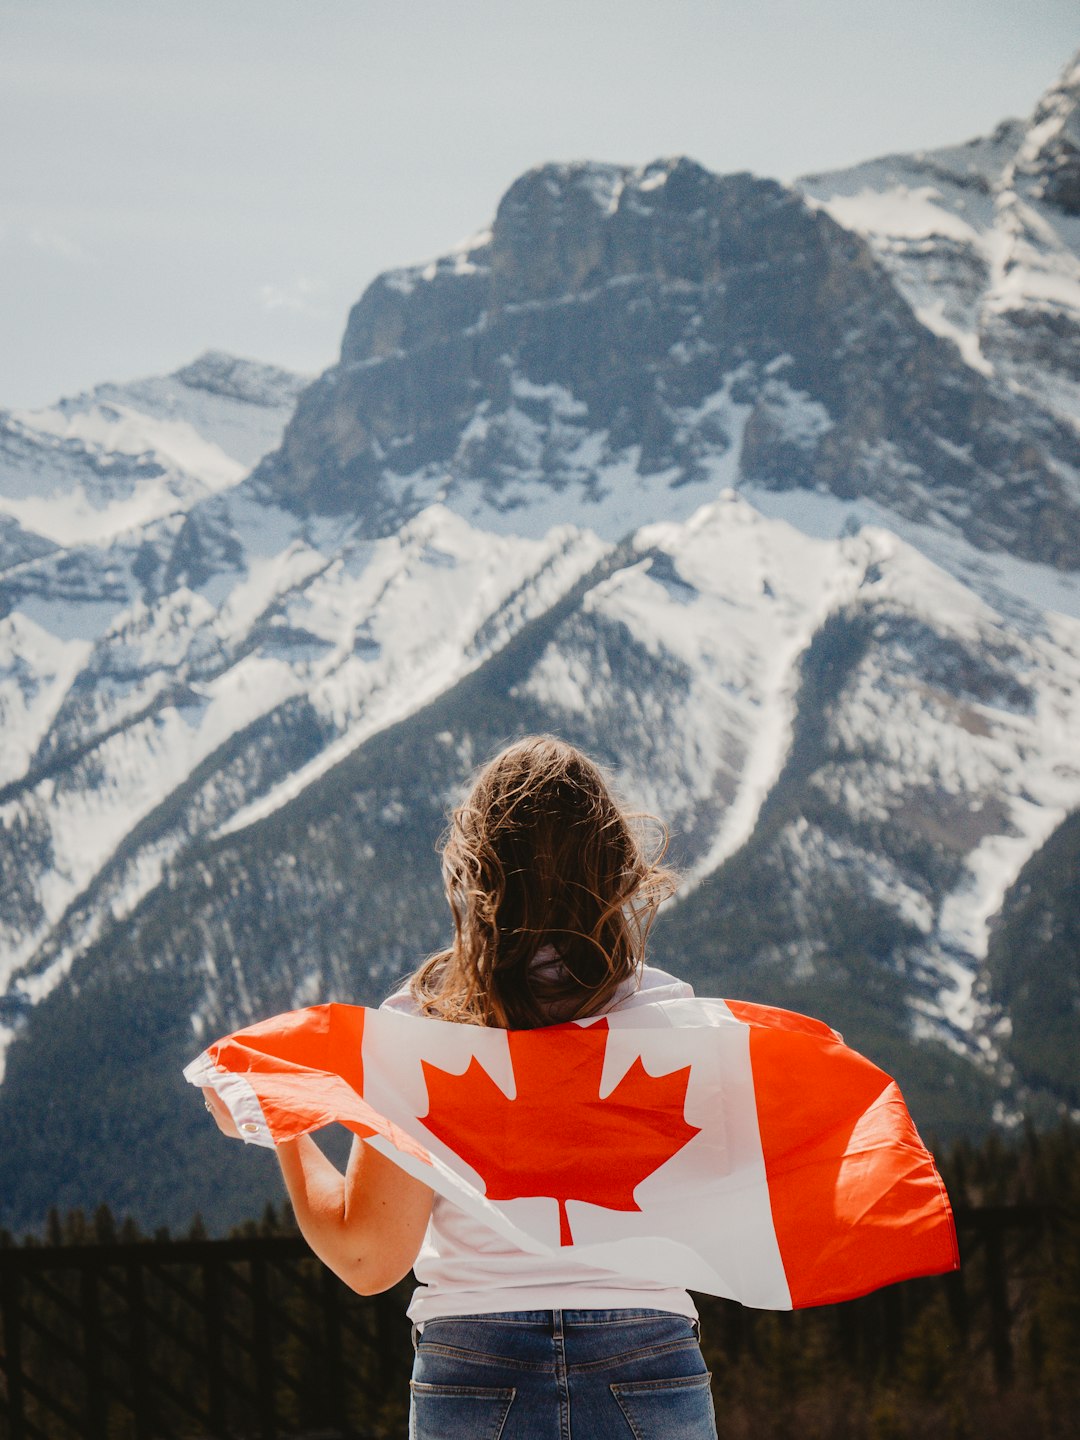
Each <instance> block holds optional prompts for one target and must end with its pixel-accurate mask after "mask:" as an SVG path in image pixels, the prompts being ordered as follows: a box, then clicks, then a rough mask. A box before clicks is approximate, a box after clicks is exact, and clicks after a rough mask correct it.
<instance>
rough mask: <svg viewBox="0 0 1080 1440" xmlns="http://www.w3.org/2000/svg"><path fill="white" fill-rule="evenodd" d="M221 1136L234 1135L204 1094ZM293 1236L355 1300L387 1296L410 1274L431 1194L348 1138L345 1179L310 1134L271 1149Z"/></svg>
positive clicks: (214, 1100)
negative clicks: (289, 1204) (294, 1227)
mask: <svg viewBox="0 0 1080 1440" xmlns="http://www.w3.org/2000/svg"><path fill="white" fill-rule="evenodd" d="M203 1097H204V1098H205V1100H206V1103H207V1106H208V1108H209V1110H210V1113H211V1114H212V1115H213V1117H214V1119H215V1120H216V1121H217V1123H218V1127H219V1129H220V1130H221V1131H222V1132H223V1133H224V1134H225V1135H234V1136H235V1135H238V1134H239V1132H238V1130H237V1128H236V1126H235V1125H234V1124H233V1119H232V1116H231V1115H230V1114H229V1111H228V1109H227V1107H226V1105H225V1102H224V1101H223V1100H222V1099H221V1098H220V1097H219V1096H218V1095H216V1094H215V1093H214V1092H213V1090H204V1091H203ZM275 1150H276V1153H277V1157H278V1163H279V1164H280V1166H281V1173H282V1175H283V1176H284V1178H285V1187H286V1189H287V1190H288V1192H289V1199H290V1200H291V1201H292V1207H293V1213H294V1214H295V1215H296V1223H297V1224H298V1225H299V1226H300V1233H301V1235H303V1237H304V1239H305V1240H306V1241H307V1242H308V1244H309V1245H310V1246H311V1248H312V1250H314V1251H315V1254H316V1255H317V1256H318V1257H319V1259H320V1260H321V1261H322V1262H323V1264H324V1265H328V1266H329V1267H330V1269H331V1270H333V1272H334V1274H335V1275H337V1276H338V1277H339V1279H341V1280H344V1282H345V1284H346V1285H348V1286H349V1288H350V1289H352V1290H356V1291H358V1292H359V1294H361V1295H376V1294H378V1292H379V1291H380V1290H389V1288H390V1286H391V1285H396V1284H397V1282H398V1281H399V1280H401V1279H403V1277H404V1276H406V1275H407V1274H408V1273H409V1271H410V1270H411V1269H412V1264H413V1261H414V1260H415V1259H416V1256H417V1253H418V1251H419V1249H420V1243H421V1241H422V1240H423V1238H424V1231H425V1230H426V1229H427V1222H428V1216H429V1215H430V1214H431V1204H432V1201H433V1199H434V1198H435V1192H434V1191H433V1190H432V1189H430V1187H429V1186H427V1185H425V1184H423V1182H422V1181H420V1180H414V1179H413V1177H412V1176H411V1175H407V1174H406V1173H405V1171H404V1170H402V1168H401V1167H400V1165H395V1164H394V1162H393V1161H392V1160H388V1159H387V1158H386V1156H385V1155H380V1154H379V1152H378V1151H377V1150H372V1148H371V1146H370V1145H365V1144H364V1143H363V1142H362V1141H361V1140H357V1139H355V1138H354V1139H353V1146H352V1152H351V1153H350V1155H349V1164H348V1168H347V1170H346V1172H345V1174H344V1175H342V1173H341V1171H340V1170H338V1168H337V1167H336V1166H335V1165H333V1164H332V1163H331V1162H330V1161H329V1160H328V1159H327V1158H326V1156H325V1155H324V1154H323V1153H322V1151H321V1150H320V1149H319V1147H318V1146H317V1145H316V1144H315V1141H314V1140H312V1138H311V1136H310V1135H302V1136H301V1137H300V1139H299V1140H286V1141H285V1142H283V1143H282V1144H281V1145H278V1146H275Z"/></svg>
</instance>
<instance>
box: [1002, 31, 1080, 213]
mask: <svg viewBox="0 0 1080 1440" xmlns="http://www.w3.org/2000/svg"><path fill="white" fill-rule="evenodd" d="M1015 169H1016V172H1017V174H1018V175H1021V176H1027V177H1031V179H1032V180H1033V181H1034V184H1033V187H1032V189H1033V193H1034V195H1035V196H1036V197H1037V198H1038V199H1041V200H1044V201H1045V202H1047V203H1048V204H1050V205H1056V206H1057V207H1058V208H1059V209H1060V210H1063V211H1064V212H1065V214H1066V215H1080V50H1078V51H1077V52H1076V54H1075V55H1074V56H1073V57H1072V59H1071V60H1070V61H1069V63H1068V64H1067V65H1066V66H1065V68H1064V70H1063V71H1062V72H1061V75H1060V77H1059V79H1058V80H1057V82H1056V83H1055V84H1054V85H1053V86H1052V87H1051V88H1050V89H1049V90H1048V91H1047V92H1046V94H1045V95H1044V96H1043V97H1042V99H1041V100H1040V101H1039V103H1038V105H1036V107H1035V111H1034V114H1033V115H1032V117H1031V123H1030V124H1029V126H1028V127H1027V132H1026V134H1025V136H1024V139H1023V141H1022V143H1021V145H1020V148H1019V150H1018V152H1017V156H1016V164H1015Z"/></svg>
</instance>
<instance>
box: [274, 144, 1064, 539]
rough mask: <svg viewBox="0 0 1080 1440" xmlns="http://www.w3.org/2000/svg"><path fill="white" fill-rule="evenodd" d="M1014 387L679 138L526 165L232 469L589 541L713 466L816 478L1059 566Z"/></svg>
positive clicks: (357, 316)
mask: <svg viewBox="0 0 1080 1440" xmlns="http://www.w3.org/2000/svg"><path fill="white" fill-rule="evenodd" d="M1017 403H1018V402H1017V401H1016V400H1015V399H1014V397H1013V396H1012V395H1011V394H1010V392H1009V391H1008V390H1007V389H1006V388H1005V387H1003V386H1001V385H996V384H993V383H992V382H991V380H990V379H989V378H988V377H987V374H986V372H985V367H984V370H983V371H982V372H981V373H980V372H979V371H978V370H975V369H973V368H972V367H971V366H970V365H969V364H966V363H965V359H964V356H963V355H962V354H961V353H960V352H958V350H957V348H956V347H955V345H954V344H953V343H951V340H949V339H944V340H943V339H942V337H941V333H940V329H939V330H938V331H935V330H934V329H933V328H928V326H927V325H926V324H925V323H924V322H923V319H922V317H921V316H920V315H919V314H917V313H916V310H915V308H914V307H913V305H912V304H911V303H910V302H909V301H908V300H907V299H906V298H905V297H904V295H903V294H902V293H900V291H898V289H897V288H896V286H895V284H894V283H893V280H892V278H891V276H890V274H889V272H888V268H887V266H886V265H885V264H884V263H881V262H879V261H878V260H876V259H875V256H874V253H873V251H872V249H871V248H870V246H869V245H868V244H867V243H866V242H865V241H864V240H863V238H862V237H861V236H859V235H857V234H854V233H852V231H851V230H850V229H848V228H845V226H844V225H843V223H838V222H837V220H836V218H835V217H834V216H832V215H830V214H829V213H827V212H826V211H825V210H823V209H822V208H820V207H819V206H817V205H815V204H814V203H813V202H812V201H811V200H809V199H808V198H806V197H805V196H803V195H802V194H800V193H799V192H798V191H796V190H795V189H792V188H788V187H786V186H783V185H780V184H778V183H777V182H776V181H773V180H762V179H759V178H757V177H755V176H753V175H751V174H747V173H736V174H731V175H716V174H713V173H711V172H710V171H708V170H706V169H705V168H704V167H703V166H701V165H699V164H697V163H696V162H694V161H692V160H689V159H686V158H675V159H667V160H660V161H655V162H653V163H652V164H649V165H646V166H643V167H639V168H631V167H626V166H617V165H606V164H587V163H577V164H559V165H545V166H541V167H539V168H537V169H534V170H530V171H528V172H527V173H526V174H525V175H523V176H521V177H520V179H518V180H517V181H515V182H514V184H513V185H512V186H511V187H510V189H509V190H508V191H507V193H506V194H505V196H504V197H503V199H502V201H501V202H500V204H499V206H498V209H497V212H496V215H495V219H494V223H493V226H492V229H491V231H490V232H484V233H483V234H482V235H479V236H477V237H476V238H475V239H474V240H472V241H470V242H467V243H466V244H465V245H463V246H461V247H459V248H458V249H457V250H455V251H453V252H451V253H450V254H448V255H446V256H443V257H442V258H440V259H438V260H435V261H431V262H429V263H428V264H426V265H422V266H414V267H410V268H408V269H405V270H395V271H391V272H389V273H387V274H385V275H383V276H380V277H379V278H378V279H377V280H376V281H375V282H374V283H373V284H372V285H371V286H369V288H368V290H367V292H366V293H365V295H364V296H363V297H362V298H361V300H360V302H359V303H358V304H357V305H356V306H355V307H354V309H353V312H352V314H351V316H350V318H349V324H348V328H347V330H346V334H345V338H344V342H343V345H342V353H341V361H340V363H339V364H338V365H337V366H335V367H333V368H332V369H331V370H329V371H327V372H326V373H325V374H324V375H323V376H322V377H321V378H320V379H319V380H318V381H317V382H316V383H315V384H314V385H313V386H312V387H311V388H310V389H309V390H308V391H306V392H305V394H304V395H303V396H301V398H300V401H299V404H298V406H297V409H296V413H295V415H294V416H293V418H292V420H291V421H290V423H289V426H288V428H287V430H286V432H285V436H284V441H283V444H282V447H281V449H280V450H279V451H278V452H277V453H276V454H274V455H272V456H268V457H267V459H266V460H265V461H264V462H263V463H262V465H261V466H260V467H259V470H258V471H257V472H256V479H255V483H257V484H258V485H259V486H260V487H263V486H265V487H266V493H268V494H269V495H270V496H271V497H272V498H274V499H276V500H277V501H278V502H280V503H282V504H284V505H286V506H287V507H289V508H290V509H292V510H294V511H297V512H298V513H304V514H310V513H317V514H330V515H355V516H357V518H358V519H359V521H360V524H361V528H362V530H363V531H364V532H365V533H367V534H368V535H372V536H374V535H381V534H388V533H391V532H392V531H394V530H396V529H397V528H398V527H399V526H400V525H401V524H402V523H404V521H405V520H407V519H408V517H409V516H410V515H412V514H415V513H416V512H417V511H418V510H420V509H422V508H423V507H424V505H426V504H429V503H431V502H432V501H433V500H438V501H440V502H443V503H446V504H447V505H449V506H450V507H451V508H457V509H458V510H459V513H463V514H465V515H466V516H467V517H468V518H469V519H470V520H472V521H473V522H474V523H479V524H481V525H489V526H491V525H494V526H495V527H496V528H505V526H506V525H508V524H509V525H511V526H516V527H517V528H518V529H519V532H520V527H521V526H522V525H523V524H525V525H526V527H527V521H526V519H525V517H526V515H527V514H528V513H529V512H530V511H531V510H533V509H535V510H536V511H537V514H538V515H539V514H540V513H541V512H543V513H545V514H550V515H551V518H552V519H566V518H571V517H573V518H575V519H577V520H578V521H579V522H580V523H583V524H585V525H587V526H589V527H590V528H593V529H595V530H597V532H598V533H601V534H607V535H608V536H609V538H612V539H615V538H618V536H619V535H621V534H622V533H624V532H625V531H626V530H627V529H629V528H630V525H631V523H632V520H633V517H634V515H635V514H637V513H639V512H640V513H642V518H646V519H648V518H653V513H645V512H644V511H643V510H642V505H643V503H644V501H643V499H642V497H643V495H644V493H645V492H646V491H648V493H649V494H650V495H652V496H653V498H652V499H651V500H649V501H648V507H650V509H651V510H652V511H653V512H654V513H670V507H671V506H672V505H675V506H676V508H677V509H678V510H679V512H680V513H681V514H688V513H689V510H687V509H685V507H684V503H683V502H685V501H686V498H687V496H688V495H691V494H694V495H696V499H697V503H700V502H701V501H702V500H705V499H709V498H711V497H712V496H713V495H715V494H716V493H717V492H718V490H719V489H720V488H722V486H723V485H724V484H738V483H748V484H752V485H759V486H765V487H768V488H770V489H785V490H790V489H821V490H826V491H829V492H831V493H832V494H834V495H836V496H838V497H840V498H841V499H845V500H850V499H853V498H855V497H858V496H866V497H868V498H871V499H873V500H876V501H877V502H879V503H881V504H884V505H885V506H887V507H889V508H890V509H893V510H895V511H897V512H898V513H900V514H903V515H905V516H907V517H908V518H909V519H914V520H917V521H919V522H925V523H931V524H936V525H938V526H940V527H943V528H947V529H950V530H952V531H954V532H956V533H959V534H963V535H965V536H967V537H968V538H970V539H973V540H974V542H975V543H976V544H979V545H981V546H983V547H985V548H989V549H1002V548H1006V547H1007V548H1011V549H1013V550H1014V552H1015V553H1018V554H1020V555H1022V556H1024V557H1025V558H1029V559H1041V560H1048V561H1050V562H1051V563H1053V564H1055V565H1059V566H1063V567H1064V566H1068V565H1071V564H1076V563H1078V562H1080V550H1078V549H1077V546H1078V544H1080V538H1078V536H1080V527H1078V526H1077V525H1076V523H1075V509H1076V506H1075V500H1074V499H1073V498H1071V492H1070V491H1069V488H1068V483H1069V482H1068V481H1066V480H1064V479H1063V478H1062V477H1063V476H1064V475H1065V474H1066V473H1067V472H1068V471H1071V470H1073V469H1080V441H1078V440H1077V438H1076V437H1075V436H1073V435H1070V434H1069V433H1067V432H1065V431H1064V430H1061V429H1059V428H1057V427H1051V426H1050V424H1049V423H1047V424H1046V425H1044V426H1043V428H1042V433H1040V434H1039V435H1035V434H1034V432H1033V427H1032V424H1031V422H1030V421H1027V422H1025V420H1024V419H1023V417H1022V416H1020V415H1019V414H1018V413H1017ZM1036 428H1037V427H1036ZM660 492H663V495H664V496H665V497H667V498H661V493H660ZM1036 497H1037V498H1036ZM553 507H554V508H553ZM604 507H606V509H605V508H604ZM635 507H636V508H635ZM556 512H558V513H556ZM1066 512H1067V513H1066ZM511 516H512V518H509V517H511ZM548 523H550V521H549V522H548ZM525 533H531V532H529V531H528V529H526V532H525Z"/></svg>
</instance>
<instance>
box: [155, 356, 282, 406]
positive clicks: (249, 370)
mask: <svg viewBox="0 0 1080 1440" xmlns="http://www.w3.org/2000/svg"><path fill="white" fill-rule="evenodd" d="M172 378H173V379H175V380H178V381H179V382H180V383H181V384H182V385H186V386H187V387H188V389H189V390H205V391H207V392H208V393H209V394H211V395H221V396H224V397H227V398H229V399H232V400H241V401H243V402H245V403H246V404H248V405H263V406H270V407H276V406H280V405H291V404H292V403H294V402H295V400H296V397H297V396H298V395H299V393H300V391H301V390H302V389H303V388H304V385H305V384H306V383H307V377H306V376H303V375H297V374H296V373H295V372H294V371H292V370H283V369H281V368H280V367H279V366H277V365H266V364H263V363H262V362H261V361H258V360H246V359H244V358H242V357H241V356H239V355H229V354H227V353H226V352H225V351H223V350H206V351H204V352H203V354H201V355H200V356H198V357H197V358H196V359H195V360H193V361H192V362H191V364H190V365H184V366H182V367H181V368H180V369H179V370H177V371H175V372H174V374H173V377H172Z"/></svg>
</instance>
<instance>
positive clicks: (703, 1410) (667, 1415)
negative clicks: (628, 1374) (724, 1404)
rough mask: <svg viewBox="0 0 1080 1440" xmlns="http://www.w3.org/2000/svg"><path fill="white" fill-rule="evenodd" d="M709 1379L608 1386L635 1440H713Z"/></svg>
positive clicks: (707, 1376) (679, 1378)
mask: <svg viewBox="0 0 1080 1440" xmlns="http://www.w3.org/2000/svg"><path fill="white" fill-rule="evenodd" d="M711 1381H712V1376H711V1375H710V1374H709V1373H708V1372H706V1373H705V1374H704V1375H673V1376H671V1377H670V1378H668V1379H664V1380H624V1381H620V1382H618V1383H614V1384H612V1386H611V1393H612V1394H613V1395H614V1397H615V1400H616V1402H617V1403H618V1406H619V1409H620V1410H621V1411H622V1412H623V1414H624V1415H625V1416H626V1423H627V1424H628V1425H629V1426H630V1429H631V1430H632V1431H633V1433H634V1436H635V1440H716V1415H715V1412H714V1411H713V1402H712V1387H711Z"/></svg>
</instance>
